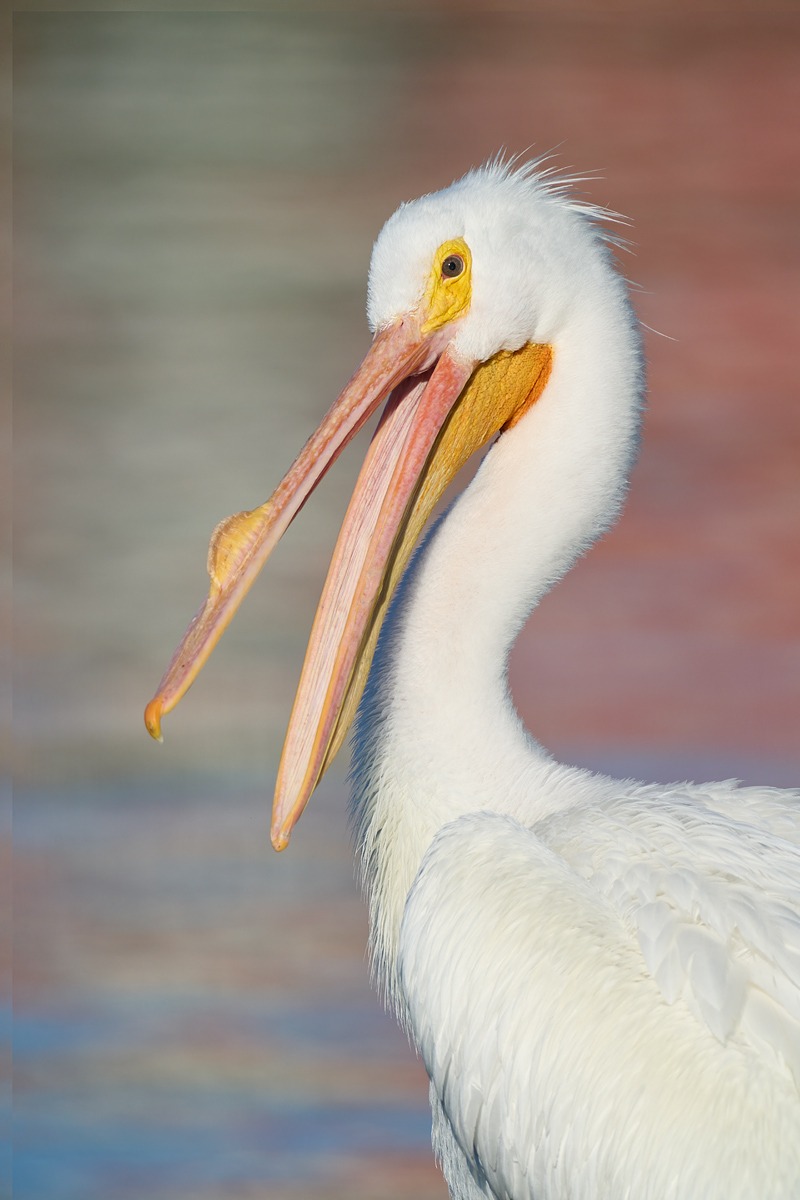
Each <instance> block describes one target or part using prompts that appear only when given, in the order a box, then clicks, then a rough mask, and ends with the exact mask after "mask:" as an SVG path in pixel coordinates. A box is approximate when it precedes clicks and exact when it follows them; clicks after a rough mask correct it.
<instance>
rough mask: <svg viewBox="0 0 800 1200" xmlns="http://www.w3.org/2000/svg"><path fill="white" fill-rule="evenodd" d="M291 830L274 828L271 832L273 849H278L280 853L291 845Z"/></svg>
mask: <svg viewBox="0 0 800 1200" xmlns="http://www.w3.org/2000/svg"><path fill="white" fill-rule="evenodd" d="M290 837H291V831H290V830H288V829H273V830H272V832H271V834H270V841H271V842H272V848H273V850H277V851H278V853H279V854H280V852H281V850H285V849H286V847H287V846H288V845H289V838H290Z"/></svg>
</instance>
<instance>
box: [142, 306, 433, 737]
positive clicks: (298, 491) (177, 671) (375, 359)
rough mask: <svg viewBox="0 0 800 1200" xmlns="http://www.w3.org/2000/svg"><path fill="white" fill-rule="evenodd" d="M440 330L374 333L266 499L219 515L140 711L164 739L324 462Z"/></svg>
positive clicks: (421, 363)
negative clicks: (190, 613)
mask: <svg viewBox="0 0 800 1200" xmlns="http://www.w3.org/2000/svg"><path fill="white" fill-rule="evenodd" d="M436 343H437V335H435V334H434V335H428V336H423V335H422V334H421V333H420V330H419V326H418V324H417V322H416V321H415V320H414V319H411V318H403V319H401V320H399V321H397V322H395V323H394V324H393V325H391V326H389V327H388V328H386V329H385V330H382V331H381V332H379V333H378V334H376V336H375V339H374V341H373V343H372V346H371V347H370V349H369V351H368V353H367V355H366V357H365V358H364V361H363V362H362V364H361V366H360V367H359V369H358V370H357V371H356V373H355V375H354V376H353V377H352V379H351V380H350V382H349V383H348V384H347V385H346V387H345V388H344V390H343V391H342V393H341V395H340V396H339V398H338V399H337V400H336V401H335V403H334V404H333V405H332V407H331V408H330V410H329V412H328V413H327V415H326V416H325V417H324V419H323V420H322V423H321V424H320V425H319V427H318V429H317V430H316V432H315V433H314V434H313V435H312V436H311V438H309V440H308V442H307V443H306V445H305V446H304V447H303V449H302V451H301V452H300V454H299V456H298V458H297V459H296V461H295V462H294V464H293V465H292V467H291V468H290V469H289V471H288V472H287V474H286V475H285V477H284V478H283V480H282V481H281V483H280V484H279V485H278V487H277V488H276V490H275V492H274V493H273V495H272V496H271V498H270V499H269V500H268V501H266V503H265V504H262V505H261V506H260V507H258V508H255V509H251V510H250V511H247V512H241V513H236V514H235V515H234V516H232V517H228V518H227V519H226V520H225V521H222V522H221V523H220V524H219V525H218V526H217V528H216V529H215V530H214V533H213V535H212V538H211V544H210V546H209V552H208V573H209V576H210V578H211V587H210V590H209V594H208V597H207V599H206V600H205V602H204V604H203V606H202V608H201V609H200V610H199V612H198V613H197V614H196V616H195V617H194V618H193V620H192V622H191V623H190V625H189V627H188V629H187V630H186V633H185V634H184V636H183V639H182V641H181V643H180V645H179V646H178V649H177V650H176V651H175V653H174V655H173V656H172V659H171V661H170V663H169V666H168V667H167V669H166V671H165V672H164V675H163V677H162V679H161V682H160V683H159V686H158V690H157V692H156V694H155V696H154V697H153V699H152V700H151V701H150V702H149V704H148V705H147V707H146V709H145V725H146V726H147V729H148V731H149V732H150V734H151V735H152V736H153V737H154V738H156V739H157V740H159V741H160V740H161V719H162V717H163V716H164V714H166V713H168V712H170V711H171V710H172V709H173V708H174V707H175V705H176V704H177V703H178V701H179V700H180V699H181V697H182V696H183V695H184V694H185V692H186V691H187V690H188V689H189V687H190V686H191V684H192V683H193V682H194V680H195V678H196V677H197V675H198V673H199V672H200V670H201V668H202V667H203V665H204V663H205V662H206V660H207V659H208V657H209V655H210V654H211V651H212V650H213V649H214V646H215V645H216V644H217V642H218V641H219V639H220V637H221V636H222V633H223V632H224V630H225V629H226V628H227V626H228V624H229V623H230V621H231V619H232V617H233V615H234V613H235V612H236V610H237V608H238V607H239V605H240V603H241V602H242V600H243V598H244V596H245V595H246V593H247V591H248V590H249V588H250V587H251V585H252V583H253V581H254V580H255V578H256V576H257V575H258V573H259V571H260V570H261V568H262V567H263V566H264V563H265V562H266V560H267V558H268V557H269V555H270V553H271V551H272V550H273V548H274V547H275V545H276V544H277V542H278V541H279V540H280V538H281V537H282V535H283V534H284V532H285V531H286V529H287V528H288V526H289V525H290V523H291V521H292V520H293V519H294V517H295V516H296V515H297V513H298V512H299V510H300V509H301V508H302V506H303V504H304V503H305V501H306V500H307V499H308V497H309V496H310V494H311V492H312V491H313V490H314V488H315V487H316V486H317V484H318V483H319V481H320V479H321V478H322V476H323V475H324V474H325V472H326V471H327V469H328V467H329V466H330V465H331V463H333V462H334V460H335V459H336V458H337V457H338V455H339V454H340V453H341V451H342V450H343V449H344V447H345V446H346V445H347V443H348V442H349V441H350V440H351V439H352V438H353V437H354V436H355V434H356V433H357V432H358V431H359V429H360V428H361V427H362V425H363V424H364V422H365V421H367V420H368V418H369V417H370V416H371V414H372V413H373V412H374V411H375V409H376V408H377V406H378V405H379V404H380V402H381V400H383V399H384V397H385V396H386V395H387V394H388V393H389V392H390V391H391V390H392V389H393V388H394V387H395V386H396V385H397V384H398V383H400V382H401V381H402V380H403V379H405V378H406V377H407V376H408V375H413V374H414V373H415V372H417V371H420V370H423V369H425V368H426V367H427V366H430V364H431V363H432V362H433V361H434V359H435V356H436V353H437V352H438V349H439V347H438V346H437V344H436Z"/></svg>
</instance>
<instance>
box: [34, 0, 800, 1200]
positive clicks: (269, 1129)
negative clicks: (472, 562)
mask: <svg viewBox="0 0 800 1200" xmlns="http://www.w3.org/2000/svg"><path fill="white" fill-rule="evenodd" d="M42 7H44V6H42ZM46 7H47V9H48V11H36V9H37V5H36V4H35V3H28V4H27V5H26V6H25V9H26V11H24V12H18V13H17V14H16V17H15V21H14V30H13V35H14V37H13V52H14V121H15V124H14V162H13V166H14V186H15V193H14V203H15V210H14V211H15V230H14V254H15V263H14V269H15V320H16V357H15V388H16V390H15V435H16V436H15V492H16V505H15V563H14V567H15V575H14V580H15V610H16V628H15V638H16V678H15V741H16V761H15V789H16V790H15V797H16V806H15V836H16V878H15V888H16V891H15V913H16V958H15V989H16V991H15V1001H16V1005H15V1028H16V1047H15V1069H16V1093H15V1116H16V1168H15V1194H16V1196H17V1197H19V1198H20V1200H43V1198H44V1197H47V1198H48V1200H128V1198H130V1200H140V1198H141V1197H142V1196H147V1197H148V1198H149V1200H254V1198H256V1197H259V1198H260V1197H264V1198H270V1200H272V1198H276V1200H295V1198H297V1200H299V1198H300V1197H304V1198H308V1200H334V1198H336V1200H338V1198H340V1197H341V1198H344V1197H348V1198H349V1200H366V1198H372V1197H375V1198H378V1197H381V1198H383V1200H400V1197H407V1196H414V1197H417V1198H419V1200H429V1198H430V1200H433V1198H434V1197H438V1198H439V1200H444V1198H445V1196H446V1191H445V1187H444V1184H443V1182H442V1181H441V1179H440V1177H439V1175H438V1172H437V1170H436V1168H435V1167H434V1165H433V1162H432V1158H431V1154H430V1150H429V1111H428V1106H427V1089H426V1082H425V1078H424V1073H423V1071H422V1069H421V1067H420V1066H419V1064H418V1063H417V1062H416V1060H415V1058H414V1056H413V1054H412V1052H411V1051H410V1050H409V1048H408V1046H407V1044H406V1042H405V1039H404V1038H403V1036H402V1035H401V1034H400V1033H399V1032H398V1031H397V1030H396V1029H395V1027H394V1025H393V1023H392V1022H391V1021H390V1020H389V1019H388V1018H386V1017H385V1016H384V1015H383V1013H382V1012H381V1010H380V1007H379V1004H378V1001H377V999H376V998H375V996H374V995H373V994H372V993H371V991H370V989H369V981H368V969H367V964H366V962H365V958H364V947H365V942H366V920H365V916H364V913H363V910H362V906H361V902H360V899H359V897H358V894H357V890H356V887H355V884H354V883H353V878H352V865H351V854H350V847H349V842H348V834H347V828H346V817H345V791H346V789H345V783H344V778H345V771H346V763H344V762H343V763H340V764H339V765H338V766H337V768H336V770H335V771H334V772H332V775H331V777H329V778H328V779H326V782H325V784H324V785H323V786H322V787H321V789H320V791H319V793H318V794H317V796H316V798H315V800H314V802H313V803H312V805H311V806H310V807H309V810H308V813H307V815H306V816H305V817H304V819H303V822H302V824H301V825H300V827H299V828H298V830H297V833H296V835H295V837H294V839H293V842H292V845H291V848H290V850H289V851H288V853H286V854H284V855H282V856H277V855H275V854H274V853H273V852H272V851H271V850H270V848H269V841H268V818H269V806H270V797H271V787H272V783H273V779H274V773H275V769H276V756H277V754H278V752H279V748H280V743H281V739H282V736H283V733H284V730H285V725H286V721H287V719H288V714H289V709H290V705H291V700H292V696H293V689H294V686H295V683H296V680H297V677H298V674H299V669H300V664H301V660H302V653H303V649H304V645H305V639H306V637H307V633H308V629H309V627H310V622H311V618H312V614H313V610H314V607H315V604H316V600H317V597H318V594H319V589H320V587H321V584H322V579H323V576H324V571H325V568H326V566H327V560H328V556H329V554H330V551H331V549H332V546H333V542H334V538H335V534H336V531H337V529H338V524H339V521H340V519H341V516H342V514H343V511H344V507H345V505H346V501H347V497H348V494H349V490H350V488H351V486H352V483H353V480H354V477H355V474H356V471H357V469H358V465H359V462H360V456H361V452H362V449H363V439H362V447H361V448H356V449H355V450H353V451H351V452H350V453H348V454H347V455H346V456H345V458H344V460H343V461H342V462H341V463H340V464H339V465H338V466H337V468H336V469H335V470H334V471H333V472H332V474H331V476H330V477H329V479H328V480H327V481H326V482H325V484H324V488H323V489H322V490H321V492H320V493H318V494H317V496H316V497H315V499H314V500H313V501H312V502H311V503H310V504H309V506H308V507H307V509H306V510H305V511H304V513H303V514H302V517H301V519H300V520H299V521H298V522H297V523H296V524H295V526H293V528H292V531H291V535H290V536H289V537H288V538H287V540H286V542H285V544H284V545H282V546H281V547H280V548H279V550H278V551H277V552H276V554H275V556H274V559H273V561H272V562H271V564H270V567H269V569H268V571H267V572H266V573H265V575H264V577H263V578H262V579H261V581H260V583H259V585H258V586H257V587H256V588H255V589H254V591H253V592H252V593H251V595H250V596H249V597H248V600H247V603H246V604H245V607H244V609H243V610H242V612H241V613H240V615H239V617H238V618H237V620H236V622H235V623H234V625H233V626H232V627H231V629H230V630H229V632H228V633H227V634H226V636H225V639H224V641H223V642H222V644H221V645H220V647H219V649H218V650H217V652H216V654H215V656H214V658H213V659H212V661H211V663H210V664H209V666H208V667H207V668H206V670H205V672H204V674H203V676H202V679H201V681H200V682H199V683H198V684H197V685H196V686H195V688H194V689H193V690H192V692H191V695H190V696H189V697H188V698H187V699H186V700H185V701H184V702H183V704H182V705H181V707H180V709H179V710H178V711H177V713H176V714H174V715H173V716H172V717H171V718H169V720H168V721H167V724H166V742H165V744H164V746H156V745H154V744H153V743H152V742H151V741H150V740H149V739H148V738H147V736H146V734H145V731H144V728H143V725H142V716H141V713H142V708H143V705H144V703H145V702H146V700H147V699H149V697H150V695H151V694H152V692H153V690H154V687H155V684H156V683H157V681H158V678H159V676H160V675H161V672H162V670H163V668H164V666H165V665H166V662H167V660H168V659H169V657H170V655H171V653H172V650H173V649H174V646H175V644H176V643H177V641H178V638H179V637H180V635H181V633H182V632H183V630H184V628H185V625H186V623H187V621H188V619H189V617H190V616H191V615H192V613H193V612H194V611H195V609H196V608H197V606H198V605H199V603H200V601H201V599H202V598H203V596H204V595H205V591H206V574H205V554H206V546H207V542H208V537H209V535H210V532H211V530H212V528H213V527H214V525H215V524H216V522H217V521H218V520H219V519H220V518H222V517H223V516H226V515H227V514H228V513H231V512H234V511H236V510H239V509H242V508H245V507H251V506H253V505H254V504H256V503H259V502H261V501H262V500H264V499H265V498H266V497H267V495H268V494H269V493H270V491H271V490H272V488H273V486H274V485H275V483H276V482H277V481H278V479H279V477H280V475H281V474H282V471H283V469H284V468H285V467H286V466H287V465H288V464H289V462H290V461H291V459H292V458H293V457H294V454H295V453H296V451H297V450H298V448H299V447H300V445H301V443H302V442H303V441H304V439H305V438H306V436H307V435H308V433H309V432H310V431H311V429H312V427H313V426H314V424H315V423H316V421H317V419H318V417H319V416H320V415H321V413H322V412H323V411H324V410H325V409H326V408H327V406H328V404H329V403H330V401H331V400H332V398H333V397H334V395H335V394H336V393H337V391H338V389H339V387H340V386H341V384H342V383H343V382H344V380H345V379H346V378H347V377H348V375H349V374H350V372H351V370H352V368H353V367H354V366H355V365H356V363H357V362H358V361H359V359H360V356H361V355H362V353H363V352H364V350H365V349H366V347H367V345H368V340H369V338H368V333H367V330H366V324H365V320H364V315H363V308H364V299H365V280H366V272H367V266H368V262H369V255H370V248H371V245H372V242H373V240H374V238H375V236H376V234H377V232H378V230H379V229H380V227H381V224H382V223H383V221H384V220H385V219H386V217H387V216H388V215H389V214H390V213H391V212H392V211H393V210H394V208H395V207H396V206H397V205H398V203H399V202H400V201H402V200H404V199H410V198H412V197H414V196H416V195H418V194H420V193H421V192H424V191H430V190H434V189H436V188H438V187H440V186H443V185H446V184H447V183H449V182H450V181H451V180H452V179H453V178H454V177H456V176H458V175H460V174H462V173H463V172H464V171H465V170H466V169H467V168H469V167H470V166H472V165H476V164H478V163H480V162H481V161H482V160H484V159H485V158H487V157H488V156H489V155H491V154H493V153H494V152H495V151H497V150H498V149H499V148H501V147H507V148H508V149H509V150H511V151H525V150H526V148H527V147H530V146H532V147H533V149H534V152H536V153H541V152H545V151H548V150H551V149H555V150H557V153H558V155H559V161H560V162H561V163H562V164H563V166H564V168H565V169H568V168H574V169H579V170H581V171H597V172H598V173H599V176H600V177H599V178H598V179H597V180H596V181H595V182H593V183H591V184H590V185H588V187H587V193H588V195H589V196H590V197H591V198H592V199H593V200H595V201H597V202H599V203H601V204H607V205H609V206H610V207H612V208H614V209H617V210H619V211H622V212H624V213H626V214H628V215H629V216H630V217H631V218H632V219H633V229H632V235H631V236H632V239H633V241H634V243H635V245H634V252H633V254H625V255H623V256H622V258H621V266H622V269H623V271H624V272H625V274H626V275H627V277H628V278H629V279H630V280H631V281H633V282H634V283H635V284H636V285H637V291H636V294H635V303H636V306H637V309H638V311H639V313H640V315H641V318H642V320H643V321H644V322H645V323H646V324H647V326H648V327H650V329H651V330H654V331H658V332H657V333H655V332H648V334H647V354H648V364H649V377H650V402H649V409H648V415H647V420H646V423H645V429H644V442H643V450H642V454H641V457H640V461H639V463H638V466H637V467H636V471H635V474H634V477H633V484H632V489H631V494H630V501H629V503H628V506H627V509H626V512H625V515H624V517H623V519H622V521H621V523H620V524H619V526H618V527H617V529H616V530H614V531H613V532H612V533H611V534H610V535H609V536H608V537H607V538H606V539H605V540H604V542H603V543H602V544H601V545H600V546H598V547H597V548H596V549H594V550H593V551H592V553H591V554H590V555H589V556H588V557H587V558H586V559H585V560H584V561H583V562H581V563H580V564H579V566H578V567H577V568H576V569H575V570H574V571H573V572H572V574H571V575H570V576H569V578H568V579H567V580H566V581H565V582H564V583H563V584H562V585H561V586H560V587H559V588H558V589H557V590H556V591H555V592H554V593H553V595H552V596H550V597H548V599H547V600H546V601H545V602H544V604H543V605H542V606H541V608H540V610H539V611H538V612H537V613H536V615H535V617H534V618H533V619H532V620H531V622H530V624H529V626H528V627H527V629H526V630H525V632H524V634H523V636H522V637H521V639H520V642H519V644H518V646H517V648H516V650H515V653H514V658H513V662H512V682H513V688H514V692H515V695H516V698H517V702H518V704H519V706H520V708H521V710H522V712H523V714H524V716H525V719H526V721H527V722H528V724H529V725H530V726H531V728H532V729H533V730H534V731H535V732H536V735H537V736H538V737H539V738H540V740H542V741H543V742H544V743H545V744H546V745H548V746H549V747H550V748H551V749H552V750H553V751H554V752H556V753H557V754H558V755H560V756H562V757H563V758H565V759H567V760H570V761H574V762H580V763H584V764H586V765H589V766H594V767H597V768H598V769H602V770H608V771H613V772H616V773H619V774H625V775H628V774H635V775H641V776H643V777H648V778H657V779H664V780H668V779H672V778H685V777H687V776H688V777H694V778H702V777H705V778H709V777H719V776H723V777H728V776H732V775H736V776H739V777H740V778H743V779H745V780H748V781H751V782H769V783H774V784H792V783H794V784H797V783H798V782H800V738H798V718H800V682H799V681H800V571H798V552H797V545H798V529H800V471H799V470H798V463H799V462H800V405H799V404H798V388H797V363H796V357H797V345H798V311H800V270H799V269H798V268H799V262H798V260H799V256H798V233H797V229H798V225H797V213H798V207H799V205H800V143H799V142H798V139H797V129H796V114H797V112H798V111H800V18H798V15H797V9H796V6H795V5H794V4H793V3H791V2H790V0H786V2H785V3H780V2H778V3H773V2H772V0H766V2H765V0H725V2H724V3H723V2H722V0H719V2H717V0H691V2H689V0H685V2H677V0H676V2H674V3H667V2H664V0H661V2H660V0H652V2H651V3H648V4H646V5H642V4H639V3H637V2H635V0H618V2H617V3H614V4H606V3H603V2H601V0H596V2H595V3H591V2H588V0H587V3H584V4H574V3H572V2H570V0H566V2H561V3H557V2H556V0H550V2H548V0H543V2H542V3H538V4H536V5H524V4H518V5H514V4H503V5H498V6H491V7H490V6H488V5H486V4H483V3H480V2H477V0H476V2H474V3H470V2H466V3H456V0H451V2H449V3H448V2H447V0H429V2H428V3H424V4H423V3H422V2H420V3H419V4H418V5H416V4H411V3H405V4H396V5H392V6H384V5H380V4H374V3H367V2H366V0H363V2H361V3H359V2H358V0H353V2H352V3H349V4H347V5H343V4H330V5H327V6H317V5H312V4H310V3H303V2H301V3H298V4H295V5H293V6H284V5H280V6H275V7H274V8H273V7H271V6H269V5H249V6H237V7H239V8H244V7H248V8H250V9H251V10H252V11H236V12H234V11H230V10H228V11H221V12H220V11H217V12H214V11H208V12H200V11H196V10H197V9H198V7H202V5H198V4H193V5H192V8H193V9H194V10H195V11H192V12H181V11H179V9H180V7H181V6H180V5H179V4H175V5H165V6H164V8H165V9H167V8H172V7H174V9H175V11H162V12H159V13H153V12H134V11H111V9H112V8H113V6H106V8H107V11H104V12H89V11H82V12H79V13H75V12H70V11H69V6H67V5H63V6H61V7H63V8H64V11H63V12H59V11H56V10H57V9H58V8H59V5H58V4H53V3H48V4H47V6H46ZM126 7H128V8H129V7H130V6H126ZM793 114H794V115H793Z"/></svg>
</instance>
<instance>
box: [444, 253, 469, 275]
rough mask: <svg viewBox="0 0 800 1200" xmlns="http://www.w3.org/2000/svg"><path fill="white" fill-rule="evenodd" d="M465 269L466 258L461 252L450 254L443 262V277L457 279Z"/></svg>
mask: <svg viewBox="0 0 800 1200" xmlns="http://www.w3.org/2000/svg"><path fill="white" fill-rule="evenodd" d="M463 271H464V260H463V258H462V257H461V255H460V254H448V256H447V258H446V259H445V260H444V262H443V263H442V278H443V279H457V278H458V276H459V275H461V274H462V273H463Z"/></svg>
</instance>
